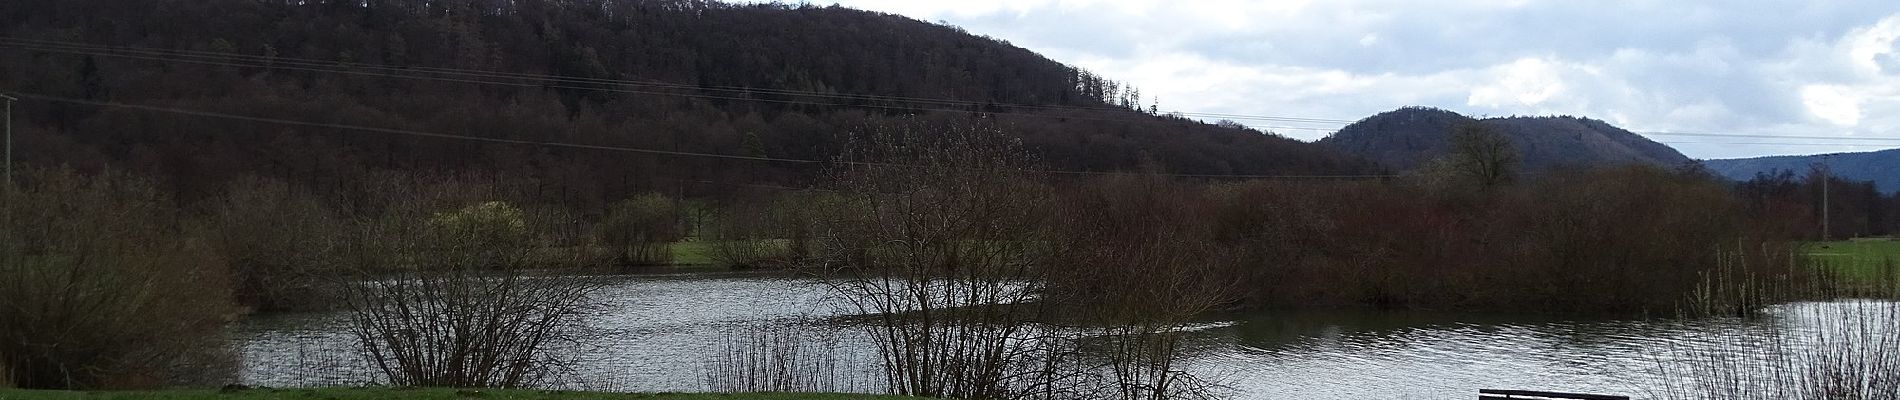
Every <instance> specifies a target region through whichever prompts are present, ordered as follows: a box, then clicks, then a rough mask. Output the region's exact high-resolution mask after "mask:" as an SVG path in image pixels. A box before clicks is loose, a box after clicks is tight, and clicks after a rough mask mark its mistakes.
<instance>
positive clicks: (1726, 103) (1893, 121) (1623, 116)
mask: <svg viewBox="0 0 1900 400" xmlns="http://www.w3.org/2000/svg"><path fill="white" fill-rule="evenodd" d="M841 3H842V4H843V5H845V6H851V7H857V8H864V9H870V10H878V11H887V12H894V13H899V14H903V15H908V16H911V17H915V18H918V19H923V20H929V21H938V20H942V21H946V22H948V23H951V24H954V25H958V26H962V27H964V28H966V29H968V30H969V31H971V32H974V33H978V34H985V35H990V36H994V37H997V38H1001V39H1005V40H1009V41H1011V42H1012V43H1014V44H1016V45H1019V46H1023V47H1026V48H1029V49H1031V50H1035V51H1038V52H1042V53H1043V54H1045V55H1048V56H1050V57H1051V58H1054V59H1056V60H1059V61H1063V62H1068V63H1071V64H1076V65H1079V66H1082V67H1085V68H1089V69H1091V70H1095V71H1097V72H1100V73H1103V74H1104V75H1107V76H1110V77H1111V78H1115V79H1119V80H1124V81H1128V82H1131V83H1134V84H1135V85H1137V86H1139V87H1141V88H1142V89H1143V92H1144V93H1146V94H1152V95H1155V96H1157V97H1158V98H1159V100H1160V102H1161V107H1162V108H1163V109H1179V110H1187V111H1195V112H1216V113H1235V114H1255V115H1281V116H1301V117H1318V118H1336V119H1355V118H1359V117H1363V116H1366V115H1370V114H1372V113H1376V112H1379V111H1383V110H1388V109H1392V108H1396V107H1400V106H1405V105H1430V106H1439V107H1445V108H1450V109H1453V110H1457V111H1461V112H1465V113H1469V114H1475V115H1540V114H1569V115H1584V116H1590V117H1594V118H1601V119H1605V120H1609V121H1611V122H1612V123H1616V124H1619V125H1622V126H1625V127H1628V128H1630V129H1632V130H1637V131H1688V132H1715V133H1749V134H1775V135H1792V136H1838V137H1900V100H1896V98H1900V50H1896V48H1895V46H1896V45H1900V41H1897V40H1896V38H1895V36H1900V4H1896V3H1892V2H1891V1H1861V0H1851V1H1829V2H1799V1H1780V0H1753V1H1711V0H1702V1H1686V0H1685V1H1671V0H1663V1H1618V2H1596V1H1535V0H1453V1H1432V2H1420V1H1372V0H1367V1H1355V0H1340V1H1241V0H1211V1H1200V2H1169V1H1161V0H1012V1H1004V0H967V1H960V2H921V1H910V0H846V1H842V2H841ZM1241 122H1243V123H1247V122H1252V121H1241ZM1257 125H1260V126H1264V127H1268V128H1269V129H1273V130H1276V131H1279V132H1282V133H1284V134H1287V135H1288V136H1293V137H1296V138H1303V139H1314V138H1317V137H1319V136H1321V135H1323V134H1324V133H1325V132H1326V131H1327V130H1329V129H1330V128H1335V127H1336V126H1330V127H1329V126H1322V125H1298V126H1294V125H1297V124H1286V123H1271V124H1269V123H1261V124H1257ZM1289 128H1304V129H1289ZM1655 138H1656V139H1658V140H1660V141H1666V142H1675V143H1672V145H1674V146H1676V147H1678V148H1680V149H1682V150H1684V152H1685V153H1689V155H1690V156H1694V157H1708V158H1716V157H1735V156H1753V155H1763V154H1793V153H1814V152H1828V151H1856V150H1871V149H1873V148H1870V147H1865V146H1841V145H1838V144H1842V143H1866V142H1851V141H1844V140H1813V141H1806V142H1802V141H1782V140H1774V142H1788V143H1793V144H1788V145H1741V144H1732V143H1730V144H1709V143H1684V142H1713V141H1726V142H1750V143H1759V142H1766V141H1770V140H1765V139H1749V140H1740V139H1737V140H1729V139H1708V138H1693V139H1690V138H1680V137H1664V136H1657V137H1655ZM1797 142H1800V143H1797ZM1894 147H1900V145H1895V146H1894Z"/></svg>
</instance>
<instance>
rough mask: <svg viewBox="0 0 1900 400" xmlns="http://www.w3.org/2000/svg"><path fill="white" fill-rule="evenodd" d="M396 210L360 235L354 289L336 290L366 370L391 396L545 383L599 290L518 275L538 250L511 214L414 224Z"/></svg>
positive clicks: (474, 213) (467, 211)
mask: <svg viewBox="0 0 1900 400" xmlns="http://www.w3.org/2000/svg"><path fill="white" fill-rule="evenodd" d="M426 203H428V202H427V201H413V202H409V203H401V202H399V203H398V204H396V205H392V206H391V210H392V211H391V212H390V215H389V216H386V217H384V218H381V219H379V220H375V221H367V222H365V223H363V224H361V225H362V226H361V229H362V230H361V232H360V237H362V238H364V239H365V240H364V241H363V242H362V243H359V245H358V247H357V248H355V249H352V250H353V253H354V254H355V255H356V256H357V257H359V260H360V262H359V263H358V265H357V267H358V268H357V269H358V270H359V271H363V272H364V273H363V274H360V275H359V277H358V278H359V280H358V281H355V282H348V283H345V284H343V285H342V286H344V287H346V288H348V289H347V290H346V291H345V292H346V293H347V295H348V296H347V298H348V300H349V310H350V316H351V322H352V324H351V329H352V332H353V333H354V334H355V335H356V337H357V339H358V341H359V343H360V344H361V346H362V351H363V352H364V354H365V356H366V358H368V359H369V360H370V361H371V362H373V363H374V364H375V366H376V367H377V369H378V370H380V371H381V372H382V373H383V375H384V377H385V378H387V379H388V380H389V383H391V384H394V385H400V386H441V387H521V386H526V385H531V384H534V383H536V382H539V381H542V380H544V379H547V378H549V376H548V375H549V374H550V373H551V372H552V371H553V370H554V368H555V367H558V366H559V365H560V364H561V363H562V362H563V360H562V359H561V358H560V357H558V355H557V353H556V350H558V349H559V348H560V347H561V346H562V345H564V344H575V343H578V342H579V341H581V340H582V339H584V335H583V334H582V332H583V330H582V329H581V326H580V325H579V322H580V321H579V320H580V318H581V316H582V314H583V312H584V311H585V310H587V309H588V308H589V307H590V304H591V303H590V301H591V300H590V297H591V296H590V294H591V293H592V292H593V291H594V290H595V289H597V288H598V287H599V282H598V281H596V280H594V279H590V278H586V277H570V276H537V275H531V274H529V273H528V272H527V271H526V268H524V267H525V266H526V264H527V263H528V262H529V260H530V257H529V256H530V254H531V253H532V252H534V251H535V250H537V249H538V248H539V247H540V245H539V244H538V243H536V242H535V241H533V240H531V238H530V237H529V236H528V235H526V234H525V232H526V228H525V227H524V225H525V224H526V222H525V221H523V220H522V216H521V212H520V211H519V210H518V209H514V208H513V206H511V205H508V204H506V203H501V202H482V203H477V204H474V205H471V206H467V207H465V208H462V209H459V210H455V211H450V212H445V213H437V214H434V215H433V216H429V217H424V213H422V212H420V210H421V209H422V207H420V206H418V205H419V204H426Z"/></svg>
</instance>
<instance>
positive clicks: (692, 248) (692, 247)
mask: <svg viewBox="0 0 1900 400" xmlns="http://www.w3.org/2000/svg"><path fill="white" fill-rule="evenodd" d="M667 247H669V248H671V249H672V250H673V264H675V265H713V264H717V263H718V262H716V261H713V258H712V254H713V243H712V242H708V241H699V240H694V241H685V242H673V243H672V244H670V245H668V246H667Z"/></svg>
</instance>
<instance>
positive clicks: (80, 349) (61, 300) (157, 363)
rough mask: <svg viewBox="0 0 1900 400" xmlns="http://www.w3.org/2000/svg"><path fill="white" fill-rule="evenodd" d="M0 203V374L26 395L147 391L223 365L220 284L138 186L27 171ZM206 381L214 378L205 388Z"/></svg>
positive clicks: (215, 262) (208, 259)
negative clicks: (29, 391)
mask: <svg viewBox="0 0 1900 400" xmlns="http://www.w3.org/2000/svg"><path fill="white" fill-rule="evenodd" d="M22 178H23V179H22V182H21V184H20V185H19V186H18V187H16V188H15V189H17V190H14V191H11V192H10V193H6V194H0V195H3V196H6V197H5V202H4V204H0V371H4V372H5V373H6V377H5V378H4V379H0V380H5V381H8V382H10V383H11V384H12V385H18V386H20V387H25V388H58V389H66V388H121V387H153V386H161V385H165V384H168V383H172V382H173V381H174V379H175V378H179V377H183V376H181V375H188V374H177V373H174V372H176V371H180V370H179V369H177V368H176V367H178V366H181V365H184V366H190V368H192V369H193V370H197V371H207V370H218V369H221V367H218V366H216V364H217V362H219V361H227V362H228V361H229V359H228V358H226V357H228V353H225V352H224V351H222V350H223V347H222V346H221V343H220V342H219V340H218V339H219V336H218V331H219V328H220V327H222V326H223V324H224V322H225V320H226V317H227V316H228V315H230V314H231V312H232V311H233V308H232V307H231V306H230V286H229V285H230V281H229V280H228V279H227V276H226V273H227V272H226V269H225V264H224V260H223V259H222V258H221V257H219V256H218V255H217V254H216V253H215V251H214V249H212V248H211V247H210V246H206V245H204V244H203V243H202V242H200V241H197V240H194V239H191V237H192V235H191V234H190V233H189V232H186V231H185V229H184V228H183V226H182V225H183V224H182V223H181V221H180V218H179V215H178V213H177V211H176V210H175V209H174V208H172V207H170V206H169V204H168V202H167V200H166V199H164V197H163V196H161V195H159V193H158V191H157V190H156V189H155V188H154V187H153V185H152V184H151V183H149V182H147V181H143V180H139V179H134V178H127V177H123V176H117V175H111V174H104V175H98V176H82V175H79V174H76V173H73V172H71V171H67V170H36V171H30V172H28V173H26V174H24V176H23V177H22ZM214 379H216V378H214Z"/></svg>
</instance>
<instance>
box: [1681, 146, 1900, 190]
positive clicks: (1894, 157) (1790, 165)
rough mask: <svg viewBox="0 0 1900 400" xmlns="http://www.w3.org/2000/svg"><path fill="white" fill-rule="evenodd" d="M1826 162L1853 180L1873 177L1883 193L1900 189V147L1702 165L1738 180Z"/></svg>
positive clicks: (1796, 170) (1804, 169)
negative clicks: (1862, 151)
mask: <svg viewBox="0 0 1900 400" xmlns="http://www.w3.org/2000/svg"><path fill="white" fill-rule="evenodd" d="M1822 164H1825V165H1827V167H1828V170H1829V171H1830V173H1832V174H1834V175H1835V176H1838V177H1841V178H1842V179H1847V180H1852V181H1872V182H1873V183H1874V187H1875V188H1876V189H1878V190H1880V192H1881V193H1887V194H1893V193H1900V149H1890V150H1881V151H1871V152H1864V153H1834V154H1817V155H1808V156H1774V157H1755V158H1736V159H1727V160H1705V161H1703V162H1702V165H1705V166H1707V167H1708V168H1709V170H1710V171H1714V172H1715V173H1717V174H1720V175H1722V176H1725V177H1728V178H1729V179H1734V180H1738V181H1740V180H1748V179H1753V178H1754V177H1755V174H1758V173H1774V171H1794V173H1795V174H1797V175H1801V174H1806V173H1808V171H1810V170H1812V169H1813V168H1814V167H1815V166H1817V165H1822Z"/></svg>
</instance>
